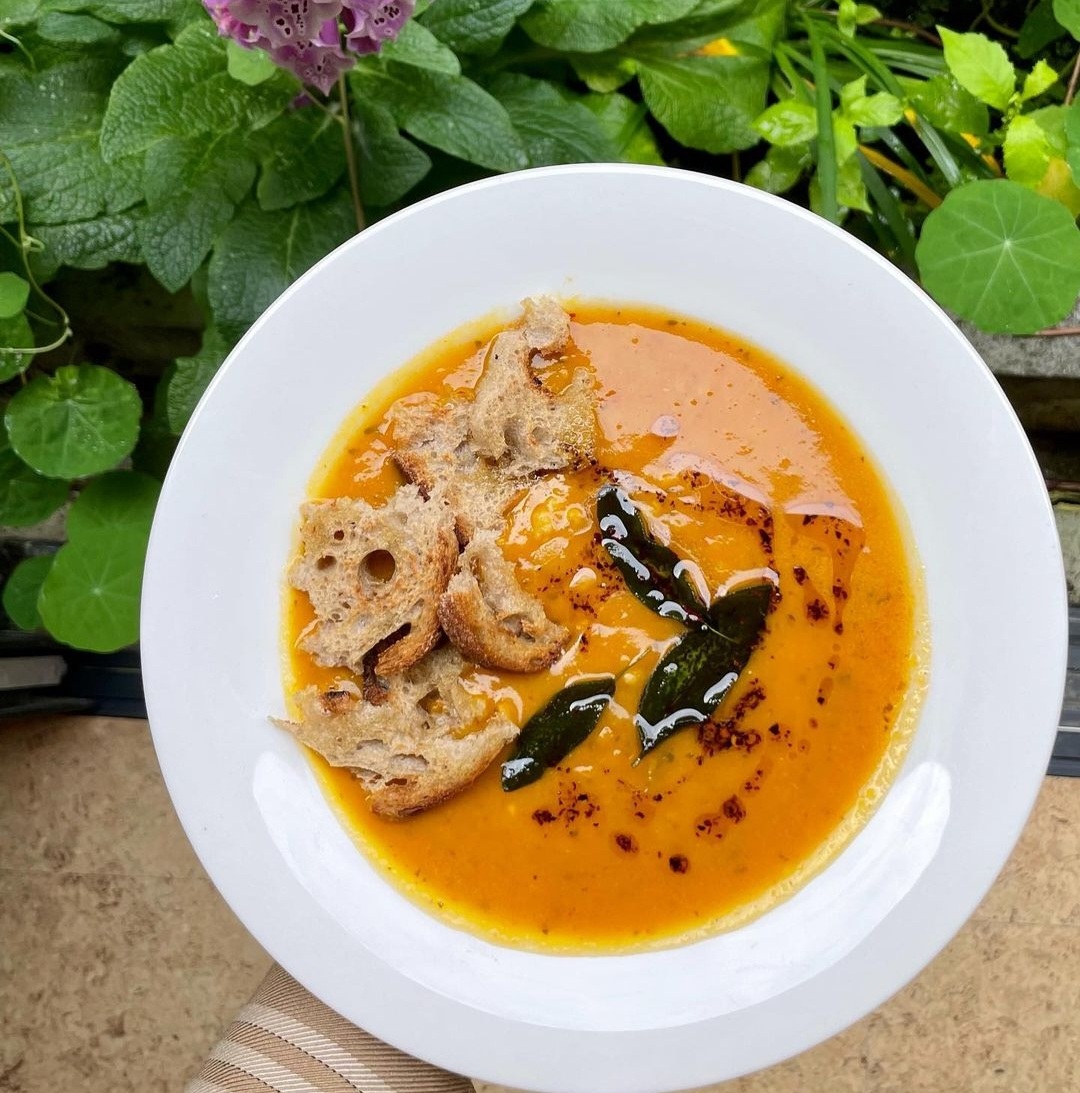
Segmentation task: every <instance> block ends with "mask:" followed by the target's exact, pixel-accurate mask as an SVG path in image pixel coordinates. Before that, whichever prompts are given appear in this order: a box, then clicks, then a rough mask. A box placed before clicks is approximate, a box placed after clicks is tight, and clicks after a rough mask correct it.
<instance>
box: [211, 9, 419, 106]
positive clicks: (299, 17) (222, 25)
mask: <svg viewBox="0 0 1080 1093" xmlns="http://www.w3.org/2000/svg"><path fill="white" fill-rule="evenodd" d="M203 4H204V6H205V7H206V10H207V11H208V12H209V13H210V15H211V17H212V18H213V20H214V23H215V24H216V25H217V28H218V32H219V33H220V34H222V35H223V36H225V37H228V38H232V39H233V40H234V41H236V42H239V43H240V45H242V46H247V47H248V48H259V49H265V50H266V51H267V53H269V54H270V56H271V58H272V59H273V60H274V61H275V63H277V64H278V65H280V66H281V67H282V68H286V69H288V70H289V71H290V72H293V73H295V74H296V75H297V76H299V77H300V79H301V80H302V81H303V82H304V83H306V84H309V85H311V86H312V87H317V88H318V89H319V90H320V91H322V92H323V94H328V93H329V92H330V90H331V89H332V88H333V86H334V84H335V83H336V82H337V79H338V77H339V76H340V75H341V74H342V73H343V72H347V71H348V70H349V69H350V68H351V67H352V66H353V64H355V55H356V54H361V53H374V52H375V51H376V50H378V49H379V47H380V46H381V45H382V43H383V42H386V41H389V40H390V39H392V38H395V37H396V36H397V34H398V33H399V32H400V30H401V28H402V27H403V26H404V25H405V23H406V21H407V20H408V18H409V16H410V15H411V14H412V11H413V0H203ZM343 33H344V42H343V40H342V34H343ZM346 51H347V52H346Z"/></svg>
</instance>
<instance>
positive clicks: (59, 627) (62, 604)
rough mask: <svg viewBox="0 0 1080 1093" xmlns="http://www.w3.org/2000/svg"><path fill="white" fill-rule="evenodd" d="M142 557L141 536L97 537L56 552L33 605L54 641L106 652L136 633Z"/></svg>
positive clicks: (143, 551) (144, 542) (142, 542)
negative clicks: (36, 604) (35, 606)
mask: <svg viewBox="0 0 1080 1093" xmlns="http://www.w3.org/2000/svg"><path fill="white" fill-rule="evenodd" d="M145 557H146V540H145V538H144V537H142V536H140V535H130V534H128V535H117V536H115V537H111V538H107V537H105V536H98V537H96V538H94V539H93V540H92V541H91V542H90V543H83V544H75V543H68V544H67V545H66V546H62V547H61V548H60V550H59V551H57V554H56V559H55V561H54V562H53V565H52V568H51V569H50V570H49V572H48V574H47V575H46V577H45V581H44V583H43V584H42V586H41V595H40V596H39V597H38V610H39V611H40V612H41V619H42V621H43V622H44V623H45V628H46V629H47V630H48V631H49V633H50V634H52V636H53V637H54V638H56V640H57V641H62V642H64V643H66V644H67V645H73V646H75V647H76V648H78V649H90V650H92V651H93V652H97V653H111V652H114V651H115V650H117V649H122V648H123V647H124V646H125V645H131V644H132V642H134V641H136V640H137V639H138V636H139V596H140V594H141V592H142V571H143V563H144V561H145Z"/></svg>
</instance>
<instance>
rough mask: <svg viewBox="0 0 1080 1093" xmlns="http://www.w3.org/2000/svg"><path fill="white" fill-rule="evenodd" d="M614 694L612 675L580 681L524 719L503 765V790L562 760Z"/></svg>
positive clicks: (583, 737) (593, 725)
mask: <svg viewBox="0 0 1080 1093" xmlns="http://www.w3.org/2000/svg"><path fill="white" fill-rule="evenodd" d="M614 694H615V677H614V676H604V677H603V678H601V679H585V680H581V681H580V682H578V683H571V684H570V685H569V686H567V687H564V688H563V689H562V690H561V691H559V692H558V694H556V695H555V697H554V698H552V699H551V700H550V701H548V702H547V703H546V704H545V705H544V706H543V707H542V708H541V709H540V710H538V711H537V712H536V713H534V714H533V715H532V717H530V718H529V720H528V721H526V722H525V726H524V728H523V729H522V730H521V735H520V736H519V737H518V738H517V741H516V742H515V744H514V750H513V752H512V753H511V755H510V758H509V759H507V760H506V762H505V763H503V765H502V787H503V789H504V790H506V791H507V792H509V791H511V790H515V789H520V788H521V787H522V786H527V785H529V783H531V782H535V781H536V780H537V779H538V778H540V777H541V775H542V774H543V773H544V771H546V770H548V769H549V768H551V767H554V766H557V765H558V764H559V763H561V762H562V760H563V759H565V758H566V757H567V756H568V755H569V754H570V753H571V752H572V751H573V750H574V748H576V747H577V746H578V745H579V744H582V743H584V742H585V740H586V739H587V738H588V736H589V734H590V733H591V732H592V731H593V729H595V728H596V724H597V722H598V721H599V720H600V715H601V714H602V713H603V712H604V710H606V709H607V706H608V703H609V702H610V701H611V697H612V695H614Z"/></svg>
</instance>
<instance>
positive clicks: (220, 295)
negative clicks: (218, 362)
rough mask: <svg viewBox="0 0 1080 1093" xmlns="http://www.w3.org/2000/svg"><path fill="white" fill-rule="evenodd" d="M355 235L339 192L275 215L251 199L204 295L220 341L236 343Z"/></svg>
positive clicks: (216, 256) (219, 252)
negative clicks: (301, 279) (303, 275)
mask: <svg viewBox="0 0 1080 1093" xmlns="http://www.w3.org/2000/svg"><path fill="white" fill-rule="evenodd" d="M355 231H356V221H355V218H354V214H353V209H352V202H351V201H350V200H349V197H348V195H347V194H346V193H344V192H343V191H340V190H339V191H337V192H335V193H333V194H330V195H329V196H327V197H324V198H321V199H320V200H318V201H312V202H308V203H307V204H304V205H294V206H293V207H292V208H291V209H287V210H283V211H279V212H266V211H265V210H263V209H260V208H259V206H258V205H257V204H255V202H254V201H252V200H250V199H249V200H248V201H247V202H246V203H245V204H244V205H242V206H241V208H240V211H239V213H238V214H237V216H236V218H235V219H234V220H233V221H232V223H231V224H229V226H228V227H227V228H226V229H225V231H224V232H222V234H221V236H220V238H219V239H218V241H217V243H216V244H215V246H214V251H213V254H212V255H211V256H210V269H209V274H208V281H207V294H208V296H209V299H210V307H211V310H212V311H213V314H214V320H215V322H216V323H217V326H218V328H219V329H220V330H221V332H222V334H223V335H224V337H226V338H228V339H230V340H234V339H235V338H239V336H240V335H241V334H243V332H244V331H245V330H247V328H248V327H249V326H250V325H251V324H252V323H253V322H254V321H255V320H256V319H257V318H258V317H259V316H260V315H261V314H262V313H263V312H264V311H265V310H266V308H267V307H269V306H270V304H272V303H273V302H274V300H276V299H277V297H278V296H280V295H281V293H282V292H284V291H285V289H286V288H288V287H289V285H290V284H291V283H292V282H293V281H294V280H295V279H296V278H297V277H299V276H300V274H301V273H303V272H304V271H305V270H306V269H308V268H309V267H310V266H313V265H314V264H315V263H316V262H317V261H318V260H319V259H320V258H322V257H323V256H324V255H326V254H329V253H330V251H332V250H333V249H334V247H336V246H338V244H340V243H343V242H344V241H345V240H346V239H348V238H349V236H350V235H352V234H353V233H354V232H355Z"/></svg>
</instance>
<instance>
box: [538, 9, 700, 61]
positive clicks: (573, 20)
mask: <svg viewBox="0 0 1080 1093" xmlns="http://www.w3.org/2000/svg"><path fill="white" fill-rule="evenodd" d="M697 5H698V0H617V2H616V3H612V0H539V2H538V3H536V4H534V5H533V6H532V8H531V9H530V10H529V12H528V13H527V14H526V15H525V16H524V17H523V18H522V20H521V25H522V26H523V27H524V28H525V32H526V33H527V34H528V35H529V37H530V38H532V40H533V41H534V42H539V43H540V45H542V46H547V47H548V48H549V49H561V50H567V51H568V52H573V53H599V52H600V51H601V50H605V49H613V48H614V47H615V46H617V45H619V43H620V42H624V41H626V39H627V38H629V37H630V35H631V34H633V32H634V31H635V30H637V28H638V27H640V26H644V25H645V24H646V23H669V22H672V21H674V20H676V19H681V18H682V17H683V16H685V15H689V14H690V12H691V11H693V10H694V8H695V7H697Z"/></svg>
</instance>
